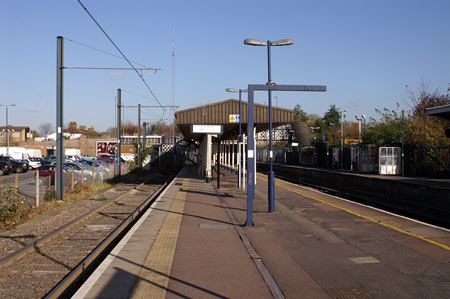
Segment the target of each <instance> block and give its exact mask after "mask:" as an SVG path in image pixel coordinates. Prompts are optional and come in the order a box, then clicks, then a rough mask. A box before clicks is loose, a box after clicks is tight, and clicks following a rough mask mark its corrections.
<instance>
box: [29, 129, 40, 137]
mask: <svg viewBox="0 0 450 299" xmlns="http://www.w3.org/2000/svg"><path fill="white" fill-rule="evenodd" d="M31 134H32V135H33V137H41V135H40V134H39V133H38V131H36V130H31Z"/></svg>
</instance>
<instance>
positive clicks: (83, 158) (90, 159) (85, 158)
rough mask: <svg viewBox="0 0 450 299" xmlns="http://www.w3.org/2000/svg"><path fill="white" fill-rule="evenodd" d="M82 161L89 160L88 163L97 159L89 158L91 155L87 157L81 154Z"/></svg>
mask: <svg viewBox="0 0 450 299" xmlns="http://www.w3.org/2000/svg"><path fill="white" fill-rule="evenodd" d="M81 159H82V160H87V161H92V160H95V157H92V156H89V155H86V154H81Z"/></svg>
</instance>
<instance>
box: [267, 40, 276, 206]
mask: <svg viewBox="0 0 450 299" xmlns="http://www.w3.org/2000/svg"><path fill="white" fill-rule="evenodd" d="M270 46H271V45H270V41H267V70H268V81H267V84H268V85H271V83H272V78H271V69H270V67H271V65H270V64H271V61H270ZM268 92H269V180H268V193H269V212H270V213H271V212H275V184H274V176H275V175H274V172H273V164H272V158H273V151H272V91H271V90H270V89H269V91H268Z"/></svg>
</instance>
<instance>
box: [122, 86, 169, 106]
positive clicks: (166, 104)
mask: <svg viewBox="0 0 450 299" xmlns="http://www.w3.org/2000/svg"><path fill="white" fill-rule="evenodd" d="M122 92H126V93H129V94H132V95H135V96H138V97H141V98H144V99H148V100H152V98H149V97H146V96H143V95H141V94H138V93H136V92H134V91H129V90H126V89H122ZM161 103H163V104H164V106H169V103H167V102H163V101H161Z"/></svg>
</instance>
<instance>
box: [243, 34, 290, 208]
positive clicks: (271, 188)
mask: <svg viewBox="0 0 450 299" xmlns="http://www.w3.org/2000/svg"><path fill="white" fill-rule="evenodd" d="M244 44H245V45H247V46H260V47H267V71H268V76H267V83H266V84H267V85H275V83H274V82H272V78H271V61H270V47H271V46H290V45H292V44H294V41H293V40H292V39H282V40H278V41H269V40H268V41H262V40H257V39H251V38H247V39H245V40H244ZM268 94H269V180H268V191H269V192H268V193H269V212H274V211H275V183H274V172H273V165H272V158H273V152H272V91H271V90H270V89H269V90H268Z"/></svg>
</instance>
